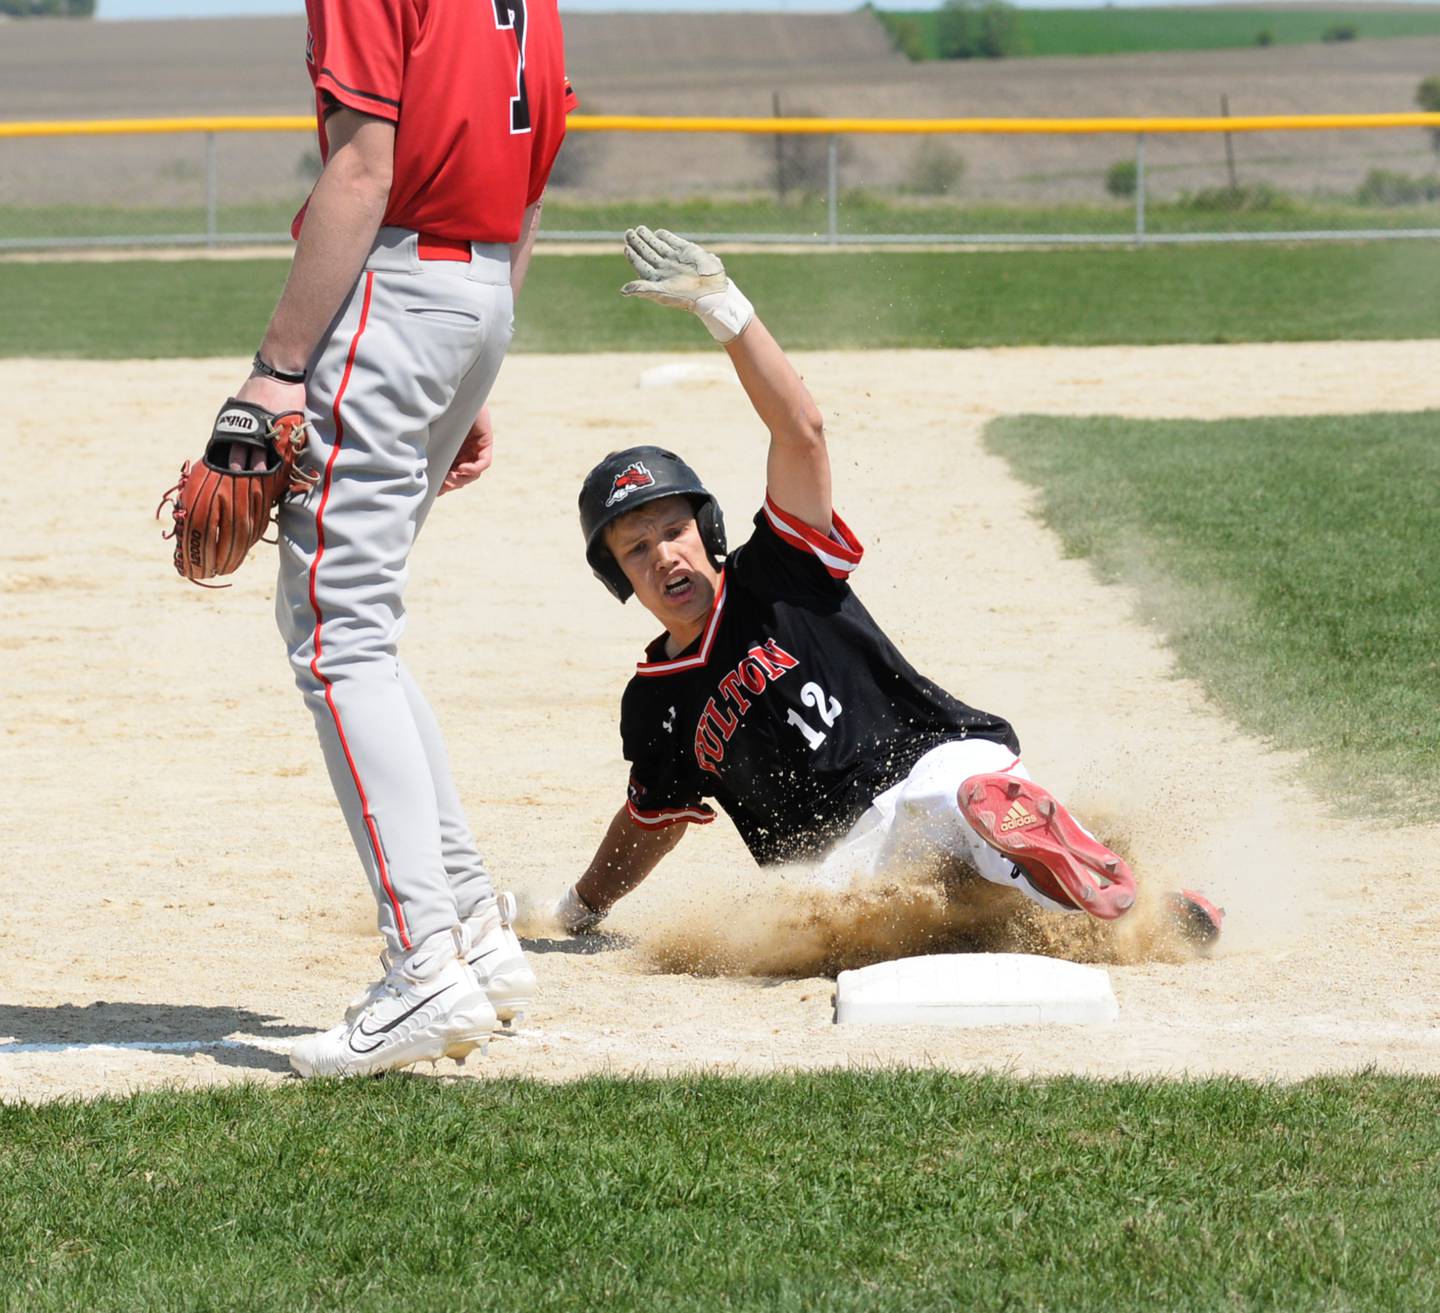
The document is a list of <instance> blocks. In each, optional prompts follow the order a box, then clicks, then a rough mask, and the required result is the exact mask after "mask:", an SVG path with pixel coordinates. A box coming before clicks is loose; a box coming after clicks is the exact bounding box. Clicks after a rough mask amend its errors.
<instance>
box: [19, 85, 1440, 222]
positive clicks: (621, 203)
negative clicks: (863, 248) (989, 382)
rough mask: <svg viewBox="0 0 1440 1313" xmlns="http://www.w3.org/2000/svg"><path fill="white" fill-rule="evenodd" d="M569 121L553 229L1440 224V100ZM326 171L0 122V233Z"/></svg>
mask: <svg viewBox="0 0 1440 1313" xmlns="http://www.w3.org/2000/svg"><path fill="white" fill-rule="evenodd" d="M682 123H683V124H684V125H685V126H684V127H683V128H681V127H677V126H674V125H676V124H682ZM1017 123H1019V124H1020V126H1017ZM737 125H738V126H737ZM1177 125H1178V126H1177ZM574 126H575V127H576V128H577V129H578V130H576V131H572V133H571V134H570V136H569V138H568V139H567V142H566V145H565V147H564V149H563V150H562V152H561V156H560V159H559V161H558V162H557V165H556V169H555V173H554V176H553V178H552V182H551V187H550V191H549V193H548V194H547V203H546V221H545V227H544V237H545V239H546V240H549V241H582V242H583V241H602V240H603V241H610V240H613V239H614V238H615V237H616V236H617V234H618V233H620V232H621V231H622V230H623V229H624V228H625V227H627V226H628V225H630V224H631V223H633V222H635V221H636V220H637V219H643V220H645V221H646V222H655V223H663V224H665V225H666V226H669V227H673V228H677V229H682V230H684V231H686V232H687V233H689V234H692V235H694V236H695V237H697V238H699V239H701V240H710V241H717V240H718V241H725V240H729V241H735V242H752V243H764V242H786V243H821V244H832V245H843V244H855V243H866V244H881V245H883V244H896V245H899V244H913V243H927V244H951V243H953V244H1007V245H1027V244H1036V245H1056V244H1063V243H1083V244H1104V243H1141V244H1144V243H1162V242H1210V241H1233V240H1246V241H1255V240H1287V241H1293V240H1301V239H1305V240H1318V239H1326V238H1362V237H1363V238H1385V237H1437V236H1440V115H1415V114H1410V115H1387V116H1378V115H1369V116H1354V117H1351V118H1344V117H1341V116H1329V117H1327V118H1325V119H1284V120H1282V119H1265V120H1258V119H1236V120H1233V121H1227V120H1163V119H1155V120H1144V119H1137V120H1104V121H1093V120H1092V121H1082V120H1055V121H1052V122H1023V121H1015V122H1009V123H1007V122H1005V121H995V120H990V121H984V122H981V121H959V125H958V126H957V125H951V124H939V123H916V122H914V121H893V122H885V121H877V120H813V119H811V120H804V119H777V120H775V121H773V122H768V121H766V120H708V121H707V120H636V119H619V118H616V119H602V118H598V117H596V118H592V119H589V120H586V119H582V118H577V120H576V121H575V125H574ZM47 128H48V129H54V135H49V134H48V133H45V132H44V131H42V130H44V129H47ZM62 129H63V131H62ZM319 169H320V160H319V155H318V152H317V150H316V146H315V141H314V135H313V126H312V125H311V124H310V123H309V122H308V121H307V120H304V119H270V120H263V119H262V120H250V119H247V120H219V119H213V120H211V119H196V120H151V121H137V122H136V123H134V124H89V125H85V124H69V125H45V124H0V250H57V249H65V248H77V247H104V246H114V247H125V246H190V245H196V246H211V247H219V246H225V245H238V244H256V243H269V242H275V241H283V240H286V239H287V238H288V232H289V226H290V221H291V218H292V217H293V216H294V214H295V212H296V211H297V210H298V209H299V208H300V205H301V204H302V203H303V201H304V199H305V197H306V195H307V194H308V193H309V190H310V187H311V186H312V185H313V183H314V180H315V178H316V177H317V176H318V173H319Z"/></svg>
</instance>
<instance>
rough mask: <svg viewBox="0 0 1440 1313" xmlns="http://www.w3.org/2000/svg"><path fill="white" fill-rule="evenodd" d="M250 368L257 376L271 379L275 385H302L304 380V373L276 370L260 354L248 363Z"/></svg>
mask: <svg viewBox="0 0 1440 1313" xmlns="http://www.w3.org/2000/svg"><path fill="white" fill-rule="evenodd" d="M250 367H251V368H252V369H253V370H254V371H255V372H256V373H257V374H264V375H265V377H266V378H273V379H274V380H275V381H276V382H277V383H303V382H304V381H305V378H306V371H305V370H303V369H302V370H301V371H300V372H299V373H298V374H292V373H290V372H289V371H288V370H284V369H276V368H275V366H274V365H272V364H271V363H270V362H269V361H268V360H265V359H264V358H263V357H262V356H261V355H260V353H259V352H258V351H257V352H256V353H255V359H254V360H252V361H251V362H250Z"/></svg>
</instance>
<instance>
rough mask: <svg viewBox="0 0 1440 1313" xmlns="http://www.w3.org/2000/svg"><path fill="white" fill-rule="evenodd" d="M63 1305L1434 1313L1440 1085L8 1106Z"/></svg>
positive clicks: (531, 1092) (906, 1083) (611, 1084)
mask: <svg viewBox="0 0 1440 1313" xmlns="http://www.w3.org/2000/svg"><path fill="white" fill-rule="evenodd" d="M0 1168H3V1171H4V1177H5V1180H6V1188H5V1190H4V1191H3V1192H0V1303H3V1304H4V1305H5V1306H6V1307H14V1308H20V1307H23V1308H25V1309H27V1310H31V1309H70V1308H78V1307H86V1308H97V1309H146V1310H148V1309H154V1308H158V1307H184V1308H190V1309H209V1308H215V1309H220V1308H242V1307H243V1308H247V1309H265V1308H284V1309H311V1308H345V1309H347V1310H348V1309H385V1310H390V1309H395V1308H405V1309H408V1310H417V1311H418V1310H427V1309H437V1308H477V1309H479V1308H483V1309H486V1310H508V1309H518V1310H525V1313H531V1311H532V1310H548V1309H582V1310H586V1311H587V1313H588V1311H589V1310H593V1309H601V1308H603V1309H607V1310H609V1309H638V1308H645V1309H656V1308H663V1309H674V1310H692V1309H693V1310H711V1309H716V1308H743V1309H764V1310H770V1309H775V1310H780V1309H786V1310H789V1309H794V1310H800V1309H827V1310H849V1309H855V1310H861V1309H863V1310H889V1309H895V1310H906V1311H907V1313H908V1311H910V1310H917V1309H941V1308H945V1309H950V1308H967V1309H1001V1308H1005V1309H1014V1308H1033V1309H1040V1308H1056V1309H1058V1308H1064V1309H1067V1310H1091V1309H1093V1310H1104V1311H1105V1313H1115V1311H1118V1310H1131V1309H1135V1310H1142V1309H1143V1310H1153V1309H1157V1308H1162V1309H1178V1308H1184V1309H1187V1310H1190V1309H1194V1310H1204V1309H1217V1310H1219V1309H1226V1310H1229V1309H1234V1308H1275V1309H1286V1310H1305V1309H1397V1310H1400V1309H1418V1308H1430V1307H1435V1305H1436V1301H1437V1299H1440V1273H1437V1268H1436V1266H1435V1264H1434V1261H1433V1260H1434V1250H1433V1242H1434V1235H1433V1219H1434V1217H1435V1216H1436V1215H1437V1214H1440V1082H1437V1081H1436V1080H1435V1079H1433V1078H1401V1077H1378V1076H1372V1075H1363V1076H1360V1077H1356V1078H1348V1079H1340V1078H1325V1079H1317V1080H1311V1081H1307V1082H1305V1083H1303V1084H1301V1085H1296V1086H1288V1087H1276V1086H1269V1085H1255V1084H1247V1083H1244V1082H1240V1081H1233V1080H1223V1081H1202V1082H1196V1083H1191V1084H1182V1083H1166V1082H1133V1081H1132V1082H1117V1083H1110V1082H1096V1081H1084V1080H1078V1079H1066V1080H1056V1081H1046V1082H1040V1083H1031V1082H1022V1081H1017V1080H1009V1079H1004V1078H999V1077H966V1076H959V1075H955V1074H947V1073H934V1072H888V1073H879V1074H868V1075H866V1074H858V1073H840V1074H828V1075H804V1076H784V1077H774V1078H766V1079H743V1080H742V1079H720V1078H701V1077H696V1078H692V1079H681V1080H667V1081H621V1080H614V1079H592V1080H588V1081H583V1082H580V1083H578V1084H571V1085H561V1086H546V1085H540V1084H533V1083H520V1082H504V1083H475V1084H470V1083H461V1084H458V1085H449V1086H447V1085H442V1084H439V1083H436V1082H432V1081H429V1080H424V1079H407V1078H390V1079H387V1080H384V1081H377V1082H361V1083H355V1084H350V1085H345V1086H338V1085H333V1084H310V1085H303V1086H302V1085H299V1084H295V1085H289V1086H285V1087H282V1088H279V1089H275V1088H259V1087H248V1088H247V1087H237V1088H233V1089H229V1090H215V1091H209V1092H204V1093H187V1094H174V1093H168V1092H160V1093H151V1094H142V1095H137V1096H134V1097H131V1098H129V1099H126V1100H123V1101H121V1100H104V1101H100V1102H97V1103H92V1104H50V1105H44V1106H40V1107H37V1108H22V1107H15V1106H8V1107H0Z"/></svg>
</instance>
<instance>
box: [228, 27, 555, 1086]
mask: <svg viewBox="0 0 1440 1313" xmlns="http://www.w3.org/2000/svg"><path fill="white" fill-rule="evenodd" d="M306 11H307V15H308V18H309V31H308V34H307V43H306V52H305V59H306V64H307V66H308V69H309V72H310V77H311V80H312V82H313V83H314V86H315V107H316V119H317V129H318V132H319V139H320V153H321V156H322V158H323V159H324V161H325V163H324V168H323V171H322V172H321V174H320V178H319V180H318V182H317V183H316V185H315V189H314V191H313V192H312V193H311V196H310V199H309V201H308V202H307V204H306V207H305V208H304V209H303V210H302V211H301V213H300V215H299V216H297V218H296V221H295V227H294V235H295V236H296V238H297V240H298V245H297V247H296V251H295V259H294V264H293V266H292V268H291V271H290V276H289V279H288V281H287V283H286V285H285V289H284V291H283V293H282V295H281V297H280V301H279V304H278V305H277V307H276V309H275V314H274V317H273V318H272V319H271V321H270V325H269V328H268V329H267V331H266V333H265V337H264V340H263V341H262V342H261V344H260V350H259V352H258V353H257V354H256V356H255V361H254V368H253V370H252V372H251V374H250V376H249V378H248V379H246V380H245V382H244V384H243V385H242V386H241V388H240V390H239V391H238V392H237V393H236V396H235V398H233V399H232V401H231V402H228V403H227V407H230V408H231V409H230V411H228V412H227V411H223V410H222V418H224V417H225V415H226V414H227V413H229V414H231V416H232V419H231V422H232V423H234V424H236V425H238V426H239V429H241V430H243V429H244V428H245V427H246V425H245V423H244V417H245V414H246V413H247V412H251V411H253V412H258V414H259V415H260V417H261V418H262V419H263V417H264V416H266V415H267V414H268V415H269V416H271V417H273V416H274V415H283V414H284V413H285V412H297V411H298V412H303V415H304V417H305V419H306V421H307V423H308V428H309V431H310V443H309V447H308V450H307V451H306V461H307V464H308V465H309V466H310V468H311V469H312V470H313V471H314V472H315V473H316V475H317V476H318V481H317V483H316V486H315V487H314V488H313V489H311V490H310V492H309V493H308V495H306V496H304V497H296V498H291V499H289V500H287V501H286V502H284V504H282V505H281V507H280V510H279V518H278V524H279V529H280V577H279V586H278V597H277V599H276V613H277V618H278V622H279V626H280V630H281V632H282V633H283V635H284V637H285V642H286V644H287V646H288V648H289V652H290V662H291V665H292V667H293V669H294V673H295V678H296V681H297V683H298V684H299V686H300V689H301V692H302V693H303V695H304V697H305V701H306V702H307V704H308V705H309V707H310V709H311V711H312V712H313V713H314V717H315V725H316V729H317V730H318V732H319V736H320V742H321V745H322V747H323V750H324V754H325V761H326V765H327V766H328V768H329V772H330V779H331V782H332V784H333V786H334V788H335V793H336V797H337V798H338V799H339V802H340V806H341V808H342V809H343V811H344V813H345V819H346V821H347V822H348V824H349V827H350V833H351V836H352V838H353V839H354V842H355V847H356V850H357V851H358V853H359V855H360V860H361V863H362V864H363V866H364V868H365V871H366V874H367V875H368V877H369V880H370V883H371V886H372V888H373V890H374V893H375V899H376V902H377V904H378V907H379V924H380V930H381V933H382V935H383V936H384V940H385V953H384V957H383V960H384V963H385V968H386V970H385V974H384V976H383V977H382V979H380V980H379V981H378V982H377V983H376V984H374V985H372V986H371V987H370V988H369V989H368V990H367V991H365V992H364V993H363V994H362V995H361V996H360V997H359V998H358V999H356V1000H355V1002H354V1003H353V1004H352V1005H351V1007H350V1008H349V1010H348V1011H347V1012H346V1014H345V1017H344V1019H343V1020H342V1021H341V1022H340V1024H338V1025H337V1026H335V1027H333V1028H332V1029H331V1030H328V1031H326V1032H325V1033H323V1034H320V1035H315V1036H312V1037H308V1038H305V1039H302V1040H301V1041H300V1042H299V1043H297V1044H296V1045H295V1047H294V1050H293V1052H292V1055H291V1061H292V1063H293V1065H294V1066H295V1068H296V1070H298V1071H299V1072H300V1073H301V1074H302V1075H306V1076H310V1075H323V1074H336V1075H351V1074H358V1073H368V1072H379V1071H385V1070H388V1069H390V1068H394V1067H400V1066H405V1065H407V1064H409V1063H412V1062H417V1061H422V1060H425V1059H435V1058H439V1057H441V1056H443V1055H447V1054H448V1055H450V1056H452V1057H457V1058H463V1057H464V1056H465V1055H466V1054H468V1053H469V1052H470V1051H471V1050H472V1049H473V1048H474V1047H475V1046H476V1045H477V1044H480V1043H482V1042H483V1041H484V1040H485V1039H486V1037H488V1036H489V1034H490V1033H491V1031H492V1029H493V1028H494V1027H495V1025H496V1021H497V1015H498V1017H499V1018H500V1019H506V1018H509V1017H513V1016H514V1015H516V1014H517V1013H518V1012H519V1011H521V1010H522V1009H523V1008H524V1007H525V1006H526V1005H527V1004H528V1003H529V1001H530V996H531V993H532V991H533V989H534V984H535V978H534V975H533V974H532V972H531V970H530V968H529V966H528V964H527V963H526V961H525V959H524V956H523V954H522V953H521V951H520V945H519V941H518V940H517V939H516V938H515V935H514V933H513V931H511V930H510V929H509V926H508V922H507V918H506V916H504V915H502V908H501V906H500V903H499V902H498V901H497V898H496V895H495V891H494V890H493V889H492V887H491V884H490V878H489V876H488V874H487V873H486V870H485V865H484V862H483V861H482V859H481V856H480V854H479V852H478V851H477V849H476V846H475V842H474V840H473V839H472V838H471V834H470V829H469V826H468V825H467V823H466V820H465V816H464V813H463V811H462V809H461V806H460V800H459V798H458V796H457V794H456V790H455V785H454V783H453V782H452V780H451V775H450V766H449V763H448V760H447V757H446V752H445V747H444V744H443V742H442V740H441V736H440V731H439V728H438V726H437V724H436V721H435V717H434V715H433V714H432V712H431V710H430V708H429V706H428V705H427V704H426V701H425V698H424V696H423V695H422V693H421V692H420V689H419V687H418V686H417V684H416V683H415V680H414V679H413V678H412V676H411V675H410V672H409V671H408V670H407V669H406V668H405V665H404V663H403V662H402V661H401V660H400V658H399V656H398V655H397V644H398V642H399V639H400V635H401V632H402V631H403V629H404V626H405V608H404V593H405V585H406V580H407V577H408V570H407V558H408V556H409V553H410V548H411V545H412V544H413V542H414V541H415V536H416V534H417V533H419V531H420V529H421V527H422V526H423V525H424V523H425V519H426V517H427V516H428V514H429V513H430V508H431V506H432V505H433V503H434V500H435V497H436V495H437V494H438V493H439V492H440V491H442V484H443V485H444V486H445V487H450V486H458V485H459V484H461V483H464V482H468V481H469V480H471V479H473V478H475V477H476V476H477V475H478V474H479V473H480V472H481V471H482V470H483V469H484V468H485V466H486V465H488V463H489V447H490V441H491V431H490V425H489V418H488V416H487V415H486V413H485V411H484V410H483V409H482V408H483V406H484V404H485V399H486V396H487V395H488V393H489V391H490V388H491V385H492V383H493V382H494V380H495V376H496V373H497V371H498V370H499V368H500V362H501V360H502V358H503V357H504V355H505V349H506V346H507V345H508V344H509V341H510V335H511V331H512V327H513V323H512V316H513V310H514V299H515V296H516V295H517V294H518V293H519V291H520V287H521V283H522V281H523V279H524V276H525V269H526V265H527V263H528V260H529V257H530V250H531V244H532V242H533V241H534V238H535V233H536V229H537V227H538V224H539V214H540V198H541V193H542V192H543V190H544V187H545V182H546V179H547V177H548V175H549V172H550V167H551V164H552V163H553V161H554V159H555V155H556V152H557V151H558V150H559V148H560V143H561V140H562V138H563V137H564V134H565V116H566V114H567V113H568V112H569V110H570V109H571V108H572V107H573V106H574V104H575V99H574V93H573V92H572V91H571V89H570V87H569V84H568V82H567V81H566V77H565V66H564V53H563V46H562V36H561V29H560V20H559V15H558V13H557V11H556V4H555V0H495V3H494V4H491V3H489V2H488V0H486V3H478V2H477V0H424V2H423V3H416V2H415V0H307V4H306ZM236 403H238V405H237V404H236ZM221 431H223V426H222V425H219V424H217V433H219V432H221ZM230 451H231V468H232V469H233V468H236V467H237V466H239V467H246V468H248V467H247V466H245V462H247V461H249V460H251V459H252V458H253V459H257V460H258V459H259V458H260V453H259V452H258V448H255V447H253V446H248V447H247V446H246V445H244V444H242V443H239V442H237V443H235V445H234V446H233V447H231V448H230ZM252 452H253V453H255V455H254V456H253V457H252Z"/></svg>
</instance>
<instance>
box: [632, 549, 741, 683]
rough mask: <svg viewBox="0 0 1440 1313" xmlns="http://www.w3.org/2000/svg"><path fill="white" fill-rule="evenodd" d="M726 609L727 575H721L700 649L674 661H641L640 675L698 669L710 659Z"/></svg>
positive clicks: (637, 667) (638, 665)
mask: <svg viewBox="0 0 1440 1313" xmlns="http://www.w3.org/2000/svg"><path fill="white" fill-rule="evenodd" d="M724 609H725V576H724V575H723V574H722V575H721V576H720V587H719V588H718V589H716V591H715V603H714V605H713V606H711V608H710V619H709V620H707V621H706V622H705V637H704V638H702V639H701V640H700V650H699V651H698V652H696V653H695V655H694V656H688V657H679V658H677V659H676V660H674V661H641V662H639V663H638V664H637V665H636V666H635V673H636V674H638V675H673V674H675V673H676V672H677V671H680V670H698V669H699V668H700V667H701V666H703V665H704V664H705V663H706V662H707V661H709V660H710V649H711V648H712V647H713V646H714V645H715V635H716V633H717V632H718V631H719V629H720V613H721V612H722V611H724Z"/></svg>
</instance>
